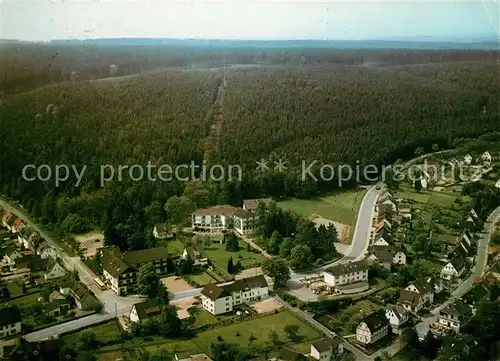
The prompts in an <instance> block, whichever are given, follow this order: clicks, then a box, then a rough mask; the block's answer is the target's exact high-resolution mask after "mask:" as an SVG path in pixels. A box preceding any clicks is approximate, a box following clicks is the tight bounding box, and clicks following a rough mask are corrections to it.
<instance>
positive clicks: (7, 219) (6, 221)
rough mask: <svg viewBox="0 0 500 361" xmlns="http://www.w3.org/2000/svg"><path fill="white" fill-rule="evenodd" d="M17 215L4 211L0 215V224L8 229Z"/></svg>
mask: <svg viewBox="0 0 500 361" xmlns="http://www.w3.org/2000/svg"><path fill="white" fill-rule="evenodd" d="M16 219H17V217H16V216H15V215H13V214H12V213H10V212H5V214H4V215H3V217H2V225H3V226H4V227H5V228H7V229H8V230H9V231H10V230H11V229H12V224H13V223H14V222H15V220H16Z"/></svg>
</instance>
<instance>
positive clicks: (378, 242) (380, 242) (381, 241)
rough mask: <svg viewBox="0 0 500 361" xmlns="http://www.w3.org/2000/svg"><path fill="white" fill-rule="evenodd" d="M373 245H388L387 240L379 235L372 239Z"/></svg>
mask: <svg viewBox="0 0 500 361" xmlns="http://www.w3.org/2000/svg"><path fill="white" fill-rule="evenodd" d="M373 246H374V247H388V246H389V242H387V241H386V240H385V238H384V237H382V236H380V237H378V238H377V239H375V240H374V241H373Z"/></svg>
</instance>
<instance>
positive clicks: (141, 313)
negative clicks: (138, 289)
mask: <svg viewBox="0 0 500 361" xmlns="http://www.w3.org/2000/svg"><path fill="white" fill-rule="evenodd" d="M161 310H162V307H161V305H160V304H158V302H156V301H153V300H146V301H143V302H139V303H135V304H134V305H133V306H132V309H131V310H130V313H129V316H128V317H129V319H130V322H134V323H141V322H144V321H145V320H147V319H149V318H150V317H153V316H157V315H159V314H160V313H161Z"/></svg>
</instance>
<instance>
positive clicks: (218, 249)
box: [202, 239, 265, 271]
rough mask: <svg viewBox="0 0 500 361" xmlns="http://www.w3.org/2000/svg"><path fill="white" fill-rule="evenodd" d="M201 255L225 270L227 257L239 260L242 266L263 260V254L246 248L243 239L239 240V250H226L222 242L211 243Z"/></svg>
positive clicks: (257, 264)
mask: <svg viewBox="0 0 500 361" xmlns="http://www.w3.org/2000/svg"><path fill="white" fill-rule="evenodd" d="M202 253H203V255H204V256H205V257H207V258H209V259H210V261H211V262H212V263H213V264H214V265H215V266H216V267H218V268H220V269H221V270H224V271H225V270H227V262H228V261H229V258H231V257H232V258H233V262H234V263H235V264H236V262H238V261H240V262H241V265H242V266H243V267H244V268H249V267H255V266H259V265H260V264H261V263H262V262H263V261H264V260H265V258H264V256H263V255H261V254H260V253H258V252H252V251H248V250H247V244H246V243H245V241H242V240H241V239H240V240H239V250H238V251H237V252H229V251H226V245H224V244H216V243H214V244H212V245H211V246H210V248H208V249H204V250H203V251H202Z"/></svg>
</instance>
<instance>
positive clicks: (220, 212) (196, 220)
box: [191, 205, 238, 232]
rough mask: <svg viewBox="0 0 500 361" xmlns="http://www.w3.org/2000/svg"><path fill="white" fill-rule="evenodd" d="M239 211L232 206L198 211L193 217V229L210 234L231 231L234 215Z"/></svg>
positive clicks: (219, 206)
mask: <svg viewBox="0 0 500 361" xmlns="http://www.w3.org/2000/svg"><path fill="white" fill-rule="evenodd" d="M237 209H238V208H236V207H233V206H230V205H218V206H214V207H211V208H205V209H198V210H197V211H195V212H194V213H193V214H192V216H191V218H192V219H191V223H192V227H193V228H200V229H202V230H205V231H208V232H221V231H223V230H226V229H230V228H232V227H233V215H234V213H235V212H236V210H237Z"/></svg>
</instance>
